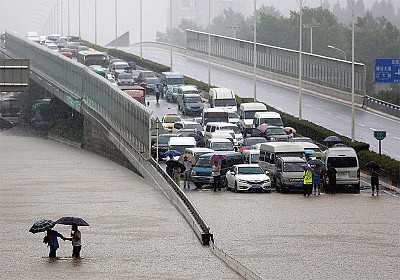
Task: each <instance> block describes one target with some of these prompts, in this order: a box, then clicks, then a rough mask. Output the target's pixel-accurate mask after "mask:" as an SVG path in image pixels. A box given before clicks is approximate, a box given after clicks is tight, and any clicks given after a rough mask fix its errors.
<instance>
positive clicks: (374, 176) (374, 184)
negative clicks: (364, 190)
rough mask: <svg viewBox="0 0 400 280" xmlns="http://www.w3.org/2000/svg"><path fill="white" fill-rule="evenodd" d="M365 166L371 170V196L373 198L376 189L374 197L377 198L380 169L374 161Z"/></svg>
mask: <svg viewBox="0 0 400 280" xmlns="http://www.w3.org/2000/svg"><path fill="white" fill-rule="evenodd" d="M365 166H366V167H370V168H371V189H372V196H374V194H375V189H376V196H378V195H379V170H380V169H381V166H380V165H379V164H378V163H377V162H375V161H370V162H368V163H367V164H366V165H365Z"/></svg>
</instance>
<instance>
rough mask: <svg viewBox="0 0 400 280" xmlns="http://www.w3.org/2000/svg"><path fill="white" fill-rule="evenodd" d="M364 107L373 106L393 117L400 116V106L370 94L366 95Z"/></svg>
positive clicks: (374, 108) (372, 107)
mask: <svg viewBox="0 0 400 280" xmlns="http://www.w3.org/2000/svg"><path fill="white" fill-rule="evenodd" d="M363 108H371V109H373V110H377V111H379V112H383V113H386V114H388V115H391V116H393V117H396V118H400V106H398V105H395V104H392V103H389V102H386V101H382V100H379V99H377V98H374V97H371V96H368V95H366V96H365V97H364V104H363Z"/></svg>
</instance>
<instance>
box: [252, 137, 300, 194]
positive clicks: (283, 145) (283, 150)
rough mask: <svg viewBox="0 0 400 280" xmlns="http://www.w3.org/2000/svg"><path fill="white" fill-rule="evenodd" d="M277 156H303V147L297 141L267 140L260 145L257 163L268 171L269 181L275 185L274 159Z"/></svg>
mask: <svg viewBox="0 0 400 280" xmlns="http://www.w3.org/2000/svg"><path fill="white" fill-rule="evenodd" d="M279 157H281V158H282V157H299V158H305V152H304V148H303V147H302V146H300V145H297V143H296V144H295V143H290V142H268V143H261V145H260V159H259V161H258V164H259V165H260V166H261V167H262V168H263V169H264V170H265V171H268V172H269V175H270V177H271V183H272V185H273V186H276V185H275V183H276V181H275V175H276V172H277V167H276V161H277V158H279Z"/></svg>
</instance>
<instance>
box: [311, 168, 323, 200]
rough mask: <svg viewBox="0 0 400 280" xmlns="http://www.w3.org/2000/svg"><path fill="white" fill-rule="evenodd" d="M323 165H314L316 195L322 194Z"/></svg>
mask: <svg viewBox="0 0 400 280" xmlns="http://www.w3.org/2000/svg"><path fill="white" fill-rule="evenodd" d="M322 172H323V169H322V166H321V165H319V164H316V165H315V167H314V174H313V186H314V195H316V194H317V192H318V195H320V194H321V177H322Z"/></svg>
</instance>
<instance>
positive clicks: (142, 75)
mask: <svg viewBox="0 0 400 280" xmlns="http://www.w3.org/2000/svg"><path fill="white" fill-rule="evenodd" d="M149 77H156V78H157V75H156V73H155V72H154V71H147V70H146V71H141V72H140V73H139V75H138V77H137V79H136V82H137V83H138V84H139V85H140V84H141V83H144V82H145V78H149Z"/></svg>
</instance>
